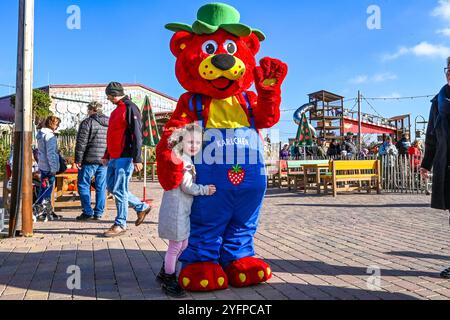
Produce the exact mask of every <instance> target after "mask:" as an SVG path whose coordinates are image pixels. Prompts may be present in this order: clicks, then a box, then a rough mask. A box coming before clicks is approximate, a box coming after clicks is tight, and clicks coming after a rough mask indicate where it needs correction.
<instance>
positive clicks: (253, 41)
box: [244, 33, 261, 56]
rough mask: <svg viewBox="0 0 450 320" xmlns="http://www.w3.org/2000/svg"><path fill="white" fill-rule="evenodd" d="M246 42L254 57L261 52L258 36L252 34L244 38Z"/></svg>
mask: <svg viewBox="0 0 450 320" xmlns="http://www.w3.org/2000/svg"><path fill="white" fill-rule="evenodd" d="M244 42H245V44H246V45H247V47H248V48H249V49H250V51H251V52H252V53H253V55H254V56H256V54H257V53H258V52H259V48H260V47H261V44H260V41H259V39H258V37H257V36H256V34H254V33H252V34H251V35H250V36H248V37H245V38H244Z"/></svg>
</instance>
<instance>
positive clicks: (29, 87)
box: [9, 0, 34, 237]
mask: <svg viewBox="0 0 450 320" xmlns="http://www.w3.org/2000/svg"><path fill="white" fill-rule="evenodd" d="M33 47H34V0H20V1H19V33H18V52H17V84H16V87H17V89H16V90H17V91H16V102H15V112H16V115H15V135H14V158H13V164H14V165H13V187H12V195H11V219H10V220H11V221H10V226H9V236H10V237H14V236H16V233H17V226H18V220H19V219H20V218H21V220H22V235H23V236H25V237H30V236H32V235H33V210H32V205H33V189H32V183H33V181H32V172H31V171H32V154H31V144H32V130H33V128H32V122H33V120H32V119H33V116H32V115H33V51H34V50H33Z"/></svg>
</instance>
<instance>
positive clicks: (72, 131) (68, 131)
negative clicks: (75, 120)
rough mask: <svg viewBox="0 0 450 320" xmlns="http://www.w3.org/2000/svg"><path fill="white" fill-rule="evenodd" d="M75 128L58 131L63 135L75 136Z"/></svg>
mask: <svg viewBox="0 0 450 320" xmlns="http://www.w3.org/2000/svg"><path fill="white" fill-rule="evenodd" d="M77 133H78V131H77V129H76V128H70V129H64V130H61V131H60V132H59V135H60V136H65V137H76V136H77Z"/></svg>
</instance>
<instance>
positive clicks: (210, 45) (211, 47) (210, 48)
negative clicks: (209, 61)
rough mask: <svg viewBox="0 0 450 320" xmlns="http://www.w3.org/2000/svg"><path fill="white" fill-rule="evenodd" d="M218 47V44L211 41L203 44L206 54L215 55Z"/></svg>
mask: <svg viewBox="0 0 450 320" xmlns="http://www.w3.org/2000/svg"><path fill="white" fill-rule="evenodd" d="M218 47H219V46H218V45H217V42H215V41H213V40H209V41H206V42H205V43H204V44H203V46H202V50H203V52H204V53H206V54H214V53H216V51H217V48H218Z"/></svg>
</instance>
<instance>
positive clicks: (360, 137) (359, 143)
mask: <svg viewBox="0 0 450 320" xmlns="http://www.w3.org/2000/svg"><path fill="white" fill-rule="evenodd" d="M361 121H362V118H361V92H360V91H358V155H359V154H360V153H361V150H362V148H361V140H362V122H361Z"/></svg>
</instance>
